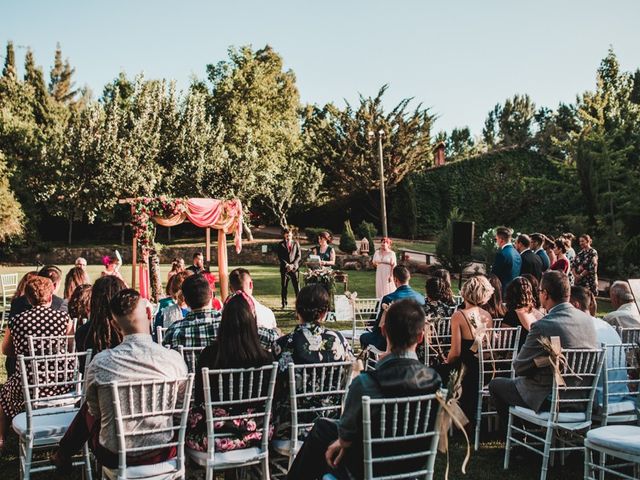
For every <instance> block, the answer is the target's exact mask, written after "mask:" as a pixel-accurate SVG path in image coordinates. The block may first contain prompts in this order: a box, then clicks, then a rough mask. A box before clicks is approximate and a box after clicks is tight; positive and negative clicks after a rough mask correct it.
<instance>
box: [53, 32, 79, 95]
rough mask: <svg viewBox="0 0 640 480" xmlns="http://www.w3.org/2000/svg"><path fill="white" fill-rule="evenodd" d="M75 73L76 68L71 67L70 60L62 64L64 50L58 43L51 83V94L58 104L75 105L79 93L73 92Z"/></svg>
mask: <svg viewBox="0 0 640 480" xmlns="http://www.w3.org/2000/svg"><path fill="white" fill-rule="evenodd" d="M75 71H76V70H75V68H72V67H71V64H70V63H69V60H66V61H65V62H64V63H63V62H62V50H61V48H60V44H59V43H58V45H57V46H56V54H55V59H54V62H53V68H51V72H50V81H49V93H50V94H51V96H52V97H53V98H54V99H55V100H56V101H57V102H60V103H73V100H74V98H75V96H76V94H77V93H78V91H77V90H73V85H74V83H73V80H72V78H71V77H72V76H73V74H74V73H75Z"/></svg>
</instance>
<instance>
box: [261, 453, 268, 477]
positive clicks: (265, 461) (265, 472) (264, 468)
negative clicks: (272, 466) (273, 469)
mask: <svg viewBox="0 0 640 480" xmlns="http://www.w3.org/2000/svg"><path fill="white" fill-rule="evenodd" d="M269 478H270V477H269V455H265V457H264V458H263V459H262V480H269Z"/></svg>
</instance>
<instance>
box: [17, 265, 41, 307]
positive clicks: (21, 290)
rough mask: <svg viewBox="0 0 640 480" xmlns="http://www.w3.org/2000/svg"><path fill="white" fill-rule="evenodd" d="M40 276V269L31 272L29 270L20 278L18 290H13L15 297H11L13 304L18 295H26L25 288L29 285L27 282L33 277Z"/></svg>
mask: <svg viewBox="0 0 640 480" xmlns="http://www.w3.org/2000/svg"><path fill="white" fill-rule="evenodd" d="M37 276H38V271H37V270H33V271H31V272H27V273H25V274H24V275H23V276H22V278H21V279H20V281H19V282H18V286H16V291H15V292H13V297H11V303H12V304H13V301H14V300H15V299H16V298H18V297H22V296H23V295H24V290H25V288H26V287H27V282H28V281H29V280H30V279H31V278H33V277H37Z"/></svg>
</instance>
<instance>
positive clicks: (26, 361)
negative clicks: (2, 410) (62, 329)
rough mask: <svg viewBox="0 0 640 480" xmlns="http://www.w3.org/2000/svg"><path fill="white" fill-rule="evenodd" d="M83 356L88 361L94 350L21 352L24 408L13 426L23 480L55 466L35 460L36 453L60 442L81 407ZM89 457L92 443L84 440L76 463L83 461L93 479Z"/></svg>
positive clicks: (87, 474) (88, 476)
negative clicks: (41, 352)
mask: <svg viewBox="0 0 640 480" xmlns="http://www.w3.org/2000/svg"><path fill="white" fill-rule="evenodd" d="M81 358H85V359H86V360H87V361H89V360H90V358H91V350H88V351H86V352H73V353H56V354H54V355H42V356H30V357H25V356H24V355H18V368H19V372H20V376H21V379H22V391H23V395H24V407H25V411H24V412H22V413H19V414H18V415H16V416H15V417H14V418H13V421H12V424H11V426H12V428H13V430H14V431H15V432H16V434H17V435H18V439H19V459H20V476H21V477H22V478H23V479H24V480H28V479H29V478H30V477H31V473H36V472H45V471H52V470H55V466H53V465H52V464H51V463H50V462H49V461H48V459H47V460H39V461H33V453H34V451H35V450H41V449H50V448H53V447H55V446H57V445H58V443H59V442H60V439H61V438H62V437H63V435H64V434H65V432H66V431H67V428H68V426H69V424H70V423H71V421H72V420H73V419H74V417H75V416H76V413H77V412H78V411H79V409H80V407H79V405H80V402H81V400H82V397H83V393H82V382H83V379H82V375H81V374H80V370H79V365H80V359H81ZM52 390H53V391H52ZM58 392H59V393H58ZM89 459H90V457H89V447H88V446H87V445H86V444H85V446H84V448H83V453H82V460H80V461H75V462H74V463H73V465H74V466H78V465H84V468H85V474H86V478H87V479H89V480H91V478H92V475H91V464H90V461H89Z"/></svg>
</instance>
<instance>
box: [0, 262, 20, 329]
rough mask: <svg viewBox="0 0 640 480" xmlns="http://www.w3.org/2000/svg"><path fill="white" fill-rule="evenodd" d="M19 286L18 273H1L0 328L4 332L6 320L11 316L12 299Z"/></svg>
mask: <svg viewBox="0 0 640 480" xmlns="http://www.w3.org/2000/svg"><path fill="white" fill-rule="evenodd" d="M17 288H18V274H17V273H3V274H2V275H0V290H1V292H2V298H0V302H1V303H0V320H1V321H0V330H2V332H4V326H5V323H6V320H7V319H8V318H9V311H10V309H11V299H12V298H13V295H14V294H15V293H16V289H17Z"/></svg>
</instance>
